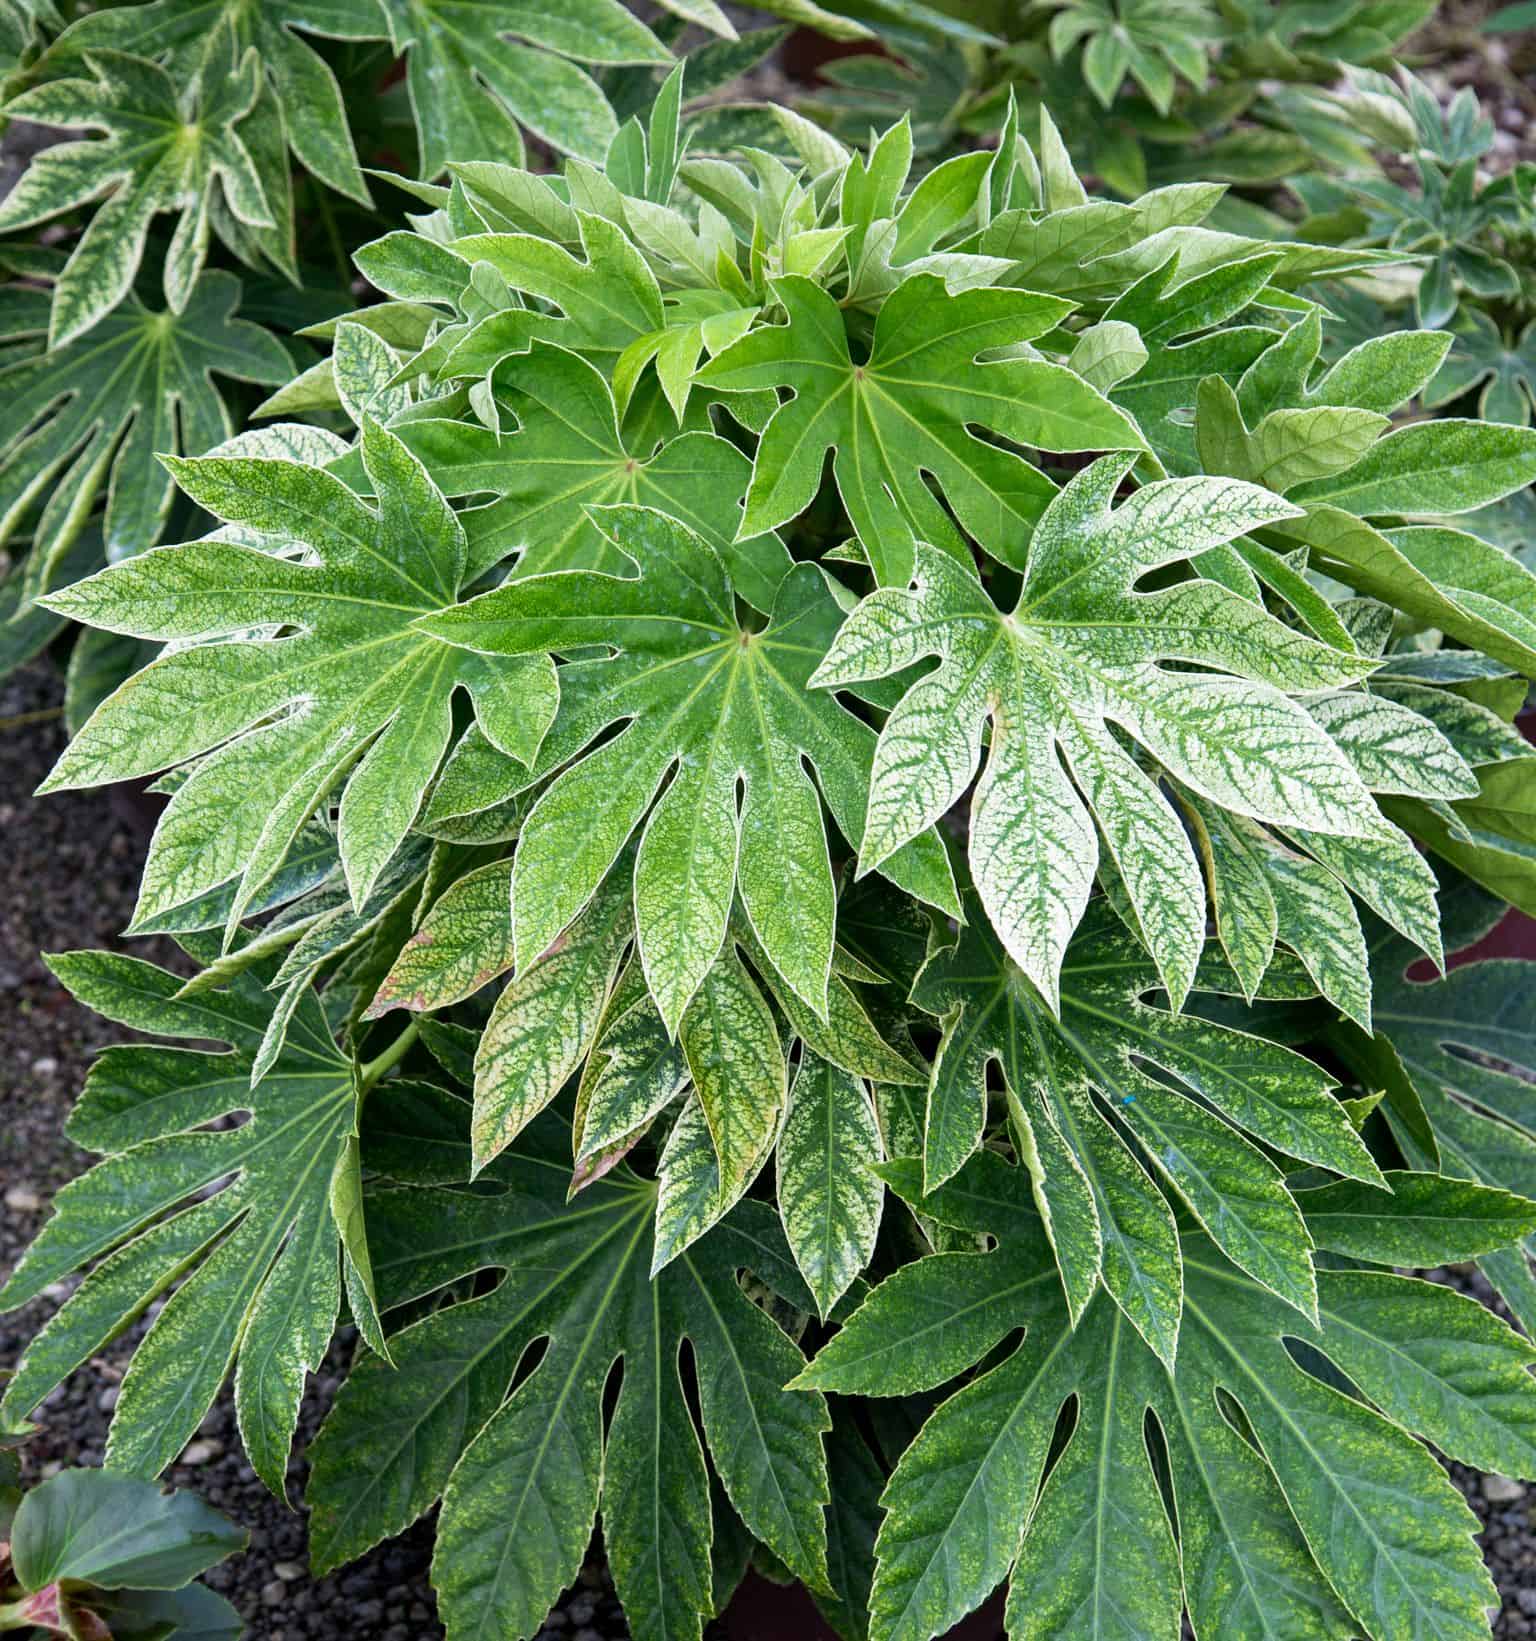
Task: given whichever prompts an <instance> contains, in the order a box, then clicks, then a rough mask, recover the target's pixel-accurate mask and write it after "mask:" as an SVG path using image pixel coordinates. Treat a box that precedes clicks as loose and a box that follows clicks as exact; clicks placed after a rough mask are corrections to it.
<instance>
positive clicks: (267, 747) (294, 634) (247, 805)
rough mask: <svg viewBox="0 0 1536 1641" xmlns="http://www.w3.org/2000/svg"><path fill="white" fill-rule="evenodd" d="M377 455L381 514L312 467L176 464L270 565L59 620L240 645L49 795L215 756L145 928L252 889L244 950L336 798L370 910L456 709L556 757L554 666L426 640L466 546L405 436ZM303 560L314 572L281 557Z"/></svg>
mask: <svg viewBox="0 0 1536 1641" xmlns="http://www.w3.org/2000/svg"><path fill="white" fill-rule="evenodd" d="M362 449H363V460H364V462H365V464H366V466H367V468H368V471H369V474H370V475H371V478H372V481H373V486H374V489H375V490H376V491H377V493H378V497H379V501H378V507H377V510H376V511H375V510H374V509H371V508H369V507H367V506H365V505H364V503H363V502H362V501H360V500H359V499H358V497H357V496H356V495H354V494H353V493H352V492H351V491H350V490H348V489H347V488H346V487H345V486H344V485H342V484H341V483H340V482H339V481H338V480H336V479H334V478H332V477H331V476H330V475H329V474H327V473H325V472H322V471H321V470H319V469H318V468H313V467H307V466H303V465H301V464H299V463H297V462H290V461H281V460H271V459H261V458H254V457H240V456H233V457H205V458H202V459H196V460H185V459H182V460H174V461H169V462H168V465H169V466H170V467H171V469H172V471H173V472H174V473H175V475H176V477H177V479H178V480H179V482H180V483H181V485H182V487H183V489H185V490H186V491H187V493H188V494H189V495H191V496H192V497H193V499H194V500H196V501H197V502H198V503H199V504H200V505H202V506H205V507H207V508H208V509H209V511H211V512H213V513H215V514H217V515H219V516H220V517H222V518H225V519H227V520H228V521H229V522H230V523H231V524H235V525H239V526H243V527H244V528H245V529H246V530H247V531H251V532H255V533H256V536H257V538H258V539H260V540H261V541H262V543H263V547H256V546H247V545H242V544H239V543H236V542H233V541H224V540H219V539H216V538H215V539H210V540H207V541H201V542H192V543H189V544H187V545H185V546H179V547H168V548H162V549H160V550H159V551H157V552H153V553H146V554H143V555H141V556H140V557H138V558H134V559H129V560H127V561H126V562H125V563H122V564H119V565H116V566H114V567H112V568H110V569H108V570H105V571H103V572H102V573H101V574H100V575H97V576H93V577H91V578H90V580H88V581H84V582H80V583H77V584H76V585H75V586H74V587H71V588H69V589H67V590H65V591H63V592H60V593H57V594H54V595H53V596H52V598H51V599H50V601H49V603H50V607H51V608H53V609H56V610H58V611H60V612H61V613H64V614H68V615H71V616H73V617H75V618H76V619H79V620H83V621H86V622H88V623H89V624H90V625H93V626H99V627H106V628H109V629H110V630H112V631H114V632H128V633H133V634H134V635H136V636H138V637H141V638H155V639H171V640H176V639H188V638H199V639H221V640H223V641H221V642H211V643H198V644H194V645H191V646H189V647H182V648H174V647H173V648H172V649H171V650H169V651H168V652H167V653H165V654H163V655H161V657H160V658H159V659H158V660H156V661H154V662H152V663H151V664H150V665H149V666H148V667H146V668H145V669H144V670H143V671H142V672H139V673H136V674H135V675H134V676H133V677H132V678H130V679H129V680H128V682H127V683H126V684H124V685H123V686H122V688H121V689H119V690H117V691H116V692H115V693H114V694H113V695H112V696H110V697H109V698H108V699H107V700H106V701H105V702H104V703H103V704H102V705H101V707H100V708H99V709H98V710H97V711H96V713H95V714H94V715H93V716H92V718H91V719H90V721H89V722H88V723H87V724H86V725H85V727H84V728H83V729H82V730H81V732H80V734H79V735H78V736H77V737H76V738H75V740H74V741H73V743H72V744H71V745H70V747H69V748H68V750H67V751H66V752H65V753H64V755H63V757H62V758H61V759H60V761H59V763H58V765H57V766H56V768H55V769H54V771H53V773H52V774H51V775H50V776H49V778H48V781H47V783H46V787H47V789H48V790H50V791H51V790H57V789H59V788H62V787H71V786H88V785H91V784H93V783H96V782H99V781H104V780H122V779H125V778H131V777H134V776H139V775H145V774H149V773H151V772H153V771H155V770H159V769H164V768H166V767H168V766H171V765H174V764H178V763H182V762H185V761H187V760H189V759H193V758H198V757H200V755H202V754H211V755H210V756H205V757H202V760H201V762H200V763H199V764H198V766H197V768H196V770H195V771H194V772H193V774H192V775H191V777H190V778H189V779H188V780H187V781H186V782H185V784H184V785H182V786H181V788H180V789H179V790H178V791H177V793H176V795H175V796H174V797H173V798H172V800H171V803H170V805H169V807H168V808H167V809H166V811H165V814H164V815H163V816H162V818H161V821H160V824H159V826H158V828H157V829H156V833H155V838H154V842H153V843H152V845H151V847H150V854H149V860H148V862H147V863H146V867H145V873H144V882H143V885H142V887H141V890H140V896H139V905H138V911H137V916H138V917H139V918H140V919H141V920H142V919H146V918H150V917H152V916H154V915H155V914H156V913H158V912H160V911H162V910H164V909H165V908H167V907H169V906H173V905H180V904H181V903H182V902H184V901H186V900H189V899H191V898H192V897H193V896H195V895H198V894H201V893H203V892H205V891H206V890H209V889H212V888H214V887H215V886H217V885H218V884H220V883H223V882H225V881H227V880H228V879H230V878H239V879H240V892H239V894H238V895H237V896H236V897H235V900H234V902H233V904H232V906H231V909H230V912H229V926H230V928H231V929H232V928H233V927H234V925H235V924H236V923H237V922H238V921H239V919H240V917H241V916H242V915H243V913H244V910H245V908H246V907H247V905H248V904H249V903H250V901H251V899H252V897H253V896H254V895H255V894H257V893H258V892H259V891H260V889H261V888H262V887H263V886H264V885H265V884H266V883H267V882H268V881H269V880H270V878H271V877H272V875H273V874H274V873H275V872H276V871H277V869H278V867H279V866H280V865H281V864H282V861H283V858H284V856H285V855H286V853H287V850H288V847H289V845H290V843H291V842H292V840H293V838H294V837H295V835H296V834H297V833H298V830H299V828H300V827H301V826H302V825H303V823H304V822H305V821H306V820H307V819H308V818H309V816H310V815H311V814H312V813H313V812H314V811H315V809H316V808H317V807H318V806H319V805H320V804H322V803H323V802H324V801H325V800H326V799H327V797H328V796H329V795H330V794H331V793H332V792H333V791H334V790H335V789H336V788H337V787H338V786H341V787H342V792H341V802H340V822H339V840H340V846H341V858H342V864H343V866H344V868H345V871H346V877H347V882H348V885H349V887H350V889H351V891H352V898H353V903H354V905H357V906H361V905H362V904H363V902H364V901H365V900H366V899H367V897H368V893H369V890H370V889H371V888H372V886H373V884H374V883H375V881H376V880H377V878H378V876H379V874H380V873H381V872H382V871H383V870H384V868H385V866H386V865H388V863H389V861H390V859H391V857H392V856H393V855H394V853H395V851H396V849H397V848H398V847H399V845H400V843H401V840H402V839H403V838H404V837H405V834H406V832H407V830H408V829H409V827H410V825H411V822H412V820H413V819H414V818H415V816H416V812H417V810H418V808H419V807H420V803H421V797H422V793H423V792H424V790H425V789H426V786H427V784H428V782H429V781H430V780H431V779H432V777H433V776H434V775H435V774H436V772H437V767H438V764H439V762H440V761H441V759H442V756H443V753H444V752H445V751H446V750H447V747H448V742H449V739H450V735H451V733H452V727H453V726H452V712H451V706H452V697H453V693H454V691H455V690H456V689H459V688H463V689H465V690H466V691H468V693H469V695H470V696H471V697H472V699H473V701H474V704H475V714H476V719H477V721H478V723H479V725H480V727H481V729H482V730H483V731H484V732H485V734H486V735H487V736H488V737H489V738H490V740H491V741H492V742H493V743H494V744H495V745H496V746H497V747H499V748H500V749H501V750H502V751H503V752H504V753H506V754H507V755H509V756H511V757H514V758H518V759H521V760H522V761H524V762H527V761H529V760H531V759H532V757H533V755H534V753H535V751H536V750H537V748H538V745H539V742H540V740H541V739H542V737H543V734H544V731H545V729H546V728H547V726H548V724H549V721H550V719H551V717H552V716H553V713H554V709H555V703H556V699H557V687H556V684H555V678H554V669H553V666H552V665H551V663H550V661H549V660H548V658H547V657H537V656H529V657H519V658H515V659H511V660H507V659H489V658H486V657H482V656H477V655H471V654H469V653H468V652H466V651H464V650H461V649H456V648H454V647H452V646H450V645H447V644H442V643H439V642H438V641H437V640H435V639H433V638H432V637H430V636H429V635H428V634H426V633H425V632H423V631H421V630H420V629H419V628H415V627H413V625H412V623H413V622H414V621H415V619H416V618H417V617H418V616H421V615H424V614H427V613H429V612H431V611H433V610H437V609H440V608H442V607H443V606H444V605H448V604H451V603H452V602H453V601H454V598H455V596H456V594H457V593H458V590H459V587H460V582H461V577H462V575H463V573H464V562H465V546H464V535H463V531H462V529H461V528H460V526H459V523H458V521H457V519H456V518H455V517H454V515H453V513H452V511H451V510H450V509H449V507H448V504H447V503H446V502H445V501H444V500H443V497H442V495H441V493H440V492H439V491H438V489H437V488H436V486H435V485H434V484H433V483H432V481H431V479H430V478H429V477H428V475H427V473H426V471H425V470H424V469H423V468H422V467H421V465H420V464H419V463H418V462H417V461H416V459H415V458H414V457H413V456H412V455H411V454H410V452H409V451H408V450H406V449H405V447H404V446H403V445H401V443H400V442H399V440H398V439H396V438H395V437H394V435H393V434H391V433H389V432H388V431H386V430H385V429H383V428H381V427H379V426H378V425H377V424H374V423H371V422H370V423H367V424H366V425H365V426H364V429H363V436H362ZM263 548H267V549H270V550H263ZM295 548H303V549H304V550H305V552H306V553H307V554H309V555H312V561H308V562H306V561H305V560H303V559H296V558H289V557H283V556H280V550H292V549H295ZM284 631H287V632H289V633H291V636H287V637H281V636H276V635H277V634H279V633H281V632H284ZM354 766H355V767H354ZM343 782H344V785H343Z"/></svg>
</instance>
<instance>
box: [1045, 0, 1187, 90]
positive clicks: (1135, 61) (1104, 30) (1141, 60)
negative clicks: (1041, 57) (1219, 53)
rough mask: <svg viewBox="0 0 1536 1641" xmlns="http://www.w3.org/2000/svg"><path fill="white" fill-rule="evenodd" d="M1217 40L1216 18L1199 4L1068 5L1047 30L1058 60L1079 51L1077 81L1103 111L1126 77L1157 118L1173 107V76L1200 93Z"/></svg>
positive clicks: (1101, 0) (1086, 1)
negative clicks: (1083, 83) (1084, 83)
mask: <svg viewBox="0 0 1536 1641" xmlns="http://www.w3.org/2000/svg"><path fill="white" fill-rule="evenodd" d="M1217 37H1218V29H1217V22H1216V18H1215V17H1214V16H1213V15H1212V13H1211V12H1210V11H1208V10H1207V9H1206V7H1205V6H1204V5H1203V4H1201V0H1173V3H1172V4H1169V5H1160V4H1158V3H1157V0H1068V3H1066V4H1064V5H1063V6H1062V9H1061V10H1059V11H1057V12H1056V14H1055V15H1054V16H1053V17H1052V18H1051V27H1050V45H1051V52H1052V54H1053V55H1054V56H1055V57H1056V58H1057V59H1058V60H1060V59H1061V58H1063V57H1065V56H1067V54H1068V53H1069V52H1070V51H1071V50H1072V49H1073V48H1074V47H1076V46H1078V45H1081V46H1082V74H1083V78H1084V80H1086V81H1087V83H1088V86H1089V89H1090V90H1091V91H1092V92H1093V94H1094V96H1095V97H1096V98H1097V99H1098V100H1099V102H1100V103H1101V104H1102V105H1103V106H1104V107H1105V108H1109V107H1110V106H1111V105H1112V104H1113V103H1114V100H1115V98H1116V96H1117V95H1118V94H1119V91H1120V88H1121V86H1122V85H1123V84H1124V83H1125V78H1126V76H1127V75H1129V76H1130V77H1131V79H1132V80H1134V81H1135V82H1136V84H1137V85H1138V86H1140V87H1141V89H1142V90H1143V91H1144V92H1145V93H1146V96H1147V100H1148V101H1149V102H1150V103H1151V104H1152V106H1153V107H1154V108H1155V109H1156V110H1157V111H1158V113H1159V114H1167V113H1168V111H1169V109H1170V108H1171V107H1172V106H1173V97H1174V92H1175V90H1176V89H1177V85H1178V76H1182V77H1183V78H1184V79H1185V80H1187V81H1188V82H1189V83H1190V84H1192V85H1193V86H1195V87H1196V88H1197V89H1199V88H1203V87H1204V84H1205V79H1206V75H1207V73H1208V72H1209V63H1208V60H1207V55H1206V54H1207V52H1208V51H1210V50H1211V49H1212V48H1213V47H1214V46H1215V44H1216V41H1217Z"/></svg>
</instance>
